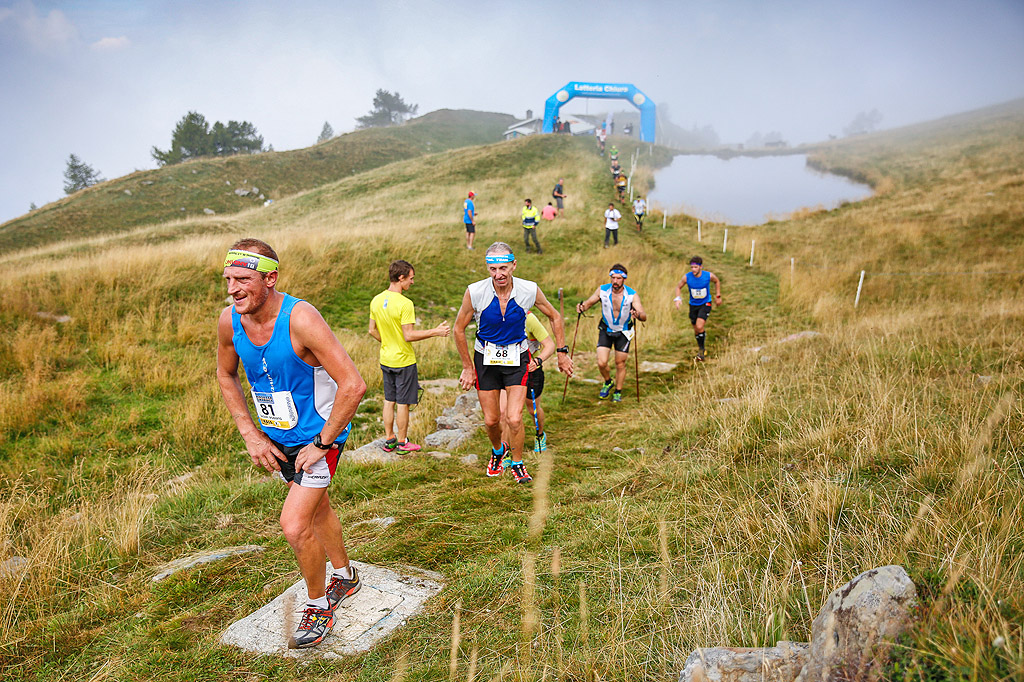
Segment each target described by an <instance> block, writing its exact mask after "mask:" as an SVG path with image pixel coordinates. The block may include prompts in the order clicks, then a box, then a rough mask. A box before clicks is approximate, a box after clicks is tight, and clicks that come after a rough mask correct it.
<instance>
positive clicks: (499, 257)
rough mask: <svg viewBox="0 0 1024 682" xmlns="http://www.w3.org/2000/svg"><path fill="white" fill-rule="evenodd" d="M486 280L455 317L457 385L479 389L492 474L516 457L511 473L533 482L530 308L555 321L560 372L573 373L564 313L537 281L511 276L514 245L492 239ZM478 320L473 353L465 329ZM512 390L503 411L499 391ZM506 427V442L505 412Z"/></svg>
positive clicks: (469, 290)
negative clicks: (529, 466)
mask: <svg viewBox="0 0 1024 682" xmlns="http://www.w3.org/2000/svg"><path fill="white" fill-rule="evenodd" d="M485 260H486V262H487V272H488V274H489V275H490V276H489V277H488V278H487V279H483V280H480V281H479V282H474V283H473V284H470V285H469V286H468V287H466V293H465V295H464V296H463V297H462V307H461V308H459V313H458V316H457V317H456V318H455V329H454V335H455V347H456V348H457V349H458V351H459V357H460V358H461V359H462V374H460V375H459V385H460V386H462V390H464V391H468V390H469V389H470V388H473V387H476V390H477V396H478V397H479V398H480V408H481V409H482V410H483V413H484V426H485V427H486V428H487V437H488V438H489V439H490V441H491V457H490V460H489V462H488V464H487V475H488V476H500V475H501V474H502V472H503V471H504V465H503V464H502V460H503V459H505V457H506V455H507V456H508V458H509V459H511V460H512V475H513V476H514V477H515V479H516V481H517V482H519V483H529V482H530V481H531V480H533V479H532V478H531V477H530V475H529V474H528V473H527V472H526V466H525V464H524V463H523V442H524V434H523V404H524V403H525V402H526V385H527V370H528V369H529V365H530V364H531V358H530V351H529V345H528V344H527V342H526V312H527V311H528V310H529V309H530V308H531V307H533V306H534V305H536V306H537V310H539V311H540V312H542V313H544V314H545V315H547V316H548V319H550V320H551V330H552V332H553V333H554V336H555V343H556V344H557V345H558V346H557V347H556V348H555V352H556V353H558V371H559V372H563V373H564V374H567V375H569V376H572V360H571V359H570V358H569V348H568V346H566V345H565V329H564V327H563V326H562V316H561V315H560V314H559V313H558V311H557V310H556V309H555V307H554V306H552V305H551V303H549V302H548V300H547V298H546V297H545V296H544V292H542V291H541V290H540V288H539V287H538V286H537V284H536V282H530V281H528V280H525V279H518V278H513V277H512V273H513V272H514V271H515V269H516V257H515V256H514V255H513V253H512V247H511V246H509V245H508V244H505V243H504V242H494V243H493V244H491V245H490V246H489V247H488V248H487V252H486V253H485ZM474 319H475V320H476V322H477V331H476V341H475V342H474V344H473V353H472V354H470V351H469V345H468V343H467V341H466V327H467V326H469V323H470V322H471V321H473V320H474ZM502 390H505V391H507V393H508V403H507V405H506V409H505V411H504V413H502V410H501V392H502ZM503 414H504V421H505V424H507V426H508V440H503V439H502V415H503Z"/></svg>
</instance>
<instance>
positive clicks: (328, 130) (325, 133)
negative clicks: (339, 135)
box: [316, 121, 334, 144]
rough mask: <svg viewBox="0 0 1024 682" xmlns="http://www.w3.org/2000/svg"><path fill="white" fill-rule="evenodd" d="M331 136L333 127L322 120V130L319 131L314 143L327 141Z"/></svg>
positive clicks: (332, 135)
mask: <svg viewBox="0 0 1024 682" xmlns="http://www.w3.org/2000/svg"><path fill="white" fill-rule="evenodd" d="M332 137H334V128H332V127H331V124H330V123H328V122H327V121H324V127H323V130H321V131H320V137H318V138H316V143H317V144H320V143H321V142H327V140H329V139H331V138H332Z"/></svg>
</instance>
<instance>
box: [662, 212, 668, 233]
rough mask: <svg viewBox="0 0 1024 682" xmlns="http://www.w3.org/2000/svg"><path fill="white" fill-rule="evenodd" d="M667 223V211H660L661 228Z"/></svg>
mask: <svg viewBox="0 0 1024 682" xmlns="http://www.w3.org/2000/svg"><path fill="white" fill-rule="evenodd" d="M667 225H668V213H662V214H661V229H663V230H664V229H665V227H666V226H667Z"/></svg>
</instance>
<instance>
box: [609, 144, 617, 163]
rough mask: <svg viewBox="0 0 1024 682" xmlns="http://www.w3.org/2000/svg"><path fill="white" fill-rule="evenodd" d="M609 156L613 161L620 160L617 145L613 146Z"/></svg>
mask: <svg viewBox="0 0 1024 682" xmlns="http://www.w3.org/2000/svg"><path fill="white" fill-rule="evenodd" d="M608 155H609V156H610V157H611V160H612V161H616V160H618V158H619V148H618V147H616V146H615V145H612V148H611V149H609V150H608Z"/></svg>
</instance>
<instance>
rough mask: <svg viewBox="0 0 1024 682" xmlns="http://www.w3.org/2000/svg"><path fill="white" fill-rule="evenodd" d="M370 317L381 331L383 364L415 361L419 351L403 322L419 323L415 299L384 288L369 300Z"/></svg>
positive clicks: (379, 331) (395, 364) (398, 365)
mask: <svg viewBox="0 0 1024 682" xmlns="http://www.w3.org/2000/svg"><path fill="white" fill-rule="evenodd" d="M370 319H371V320H373V321H374V323H375V324H376V325H377V332H378V333H379V334H380V364H382V365H384V366H385V367H395V368H398V367H408V366H409V365H411V364H414V363H415V362H416V352H415V351H413V349H412V344H411V343H409V342H408V341H406V340H405V336H404V335H403V334H402V325H404V324H415V323H416V311H415V310H414V309H413V305H412V301H410V300H409V299H407V298H406V297H405V296H402V294H400V293H398V292H396V291H388V290H384V291H382V292H380V293H379V294H377V295H376V296H374V297H373V300H372V301H370Z"/></svg>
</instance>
